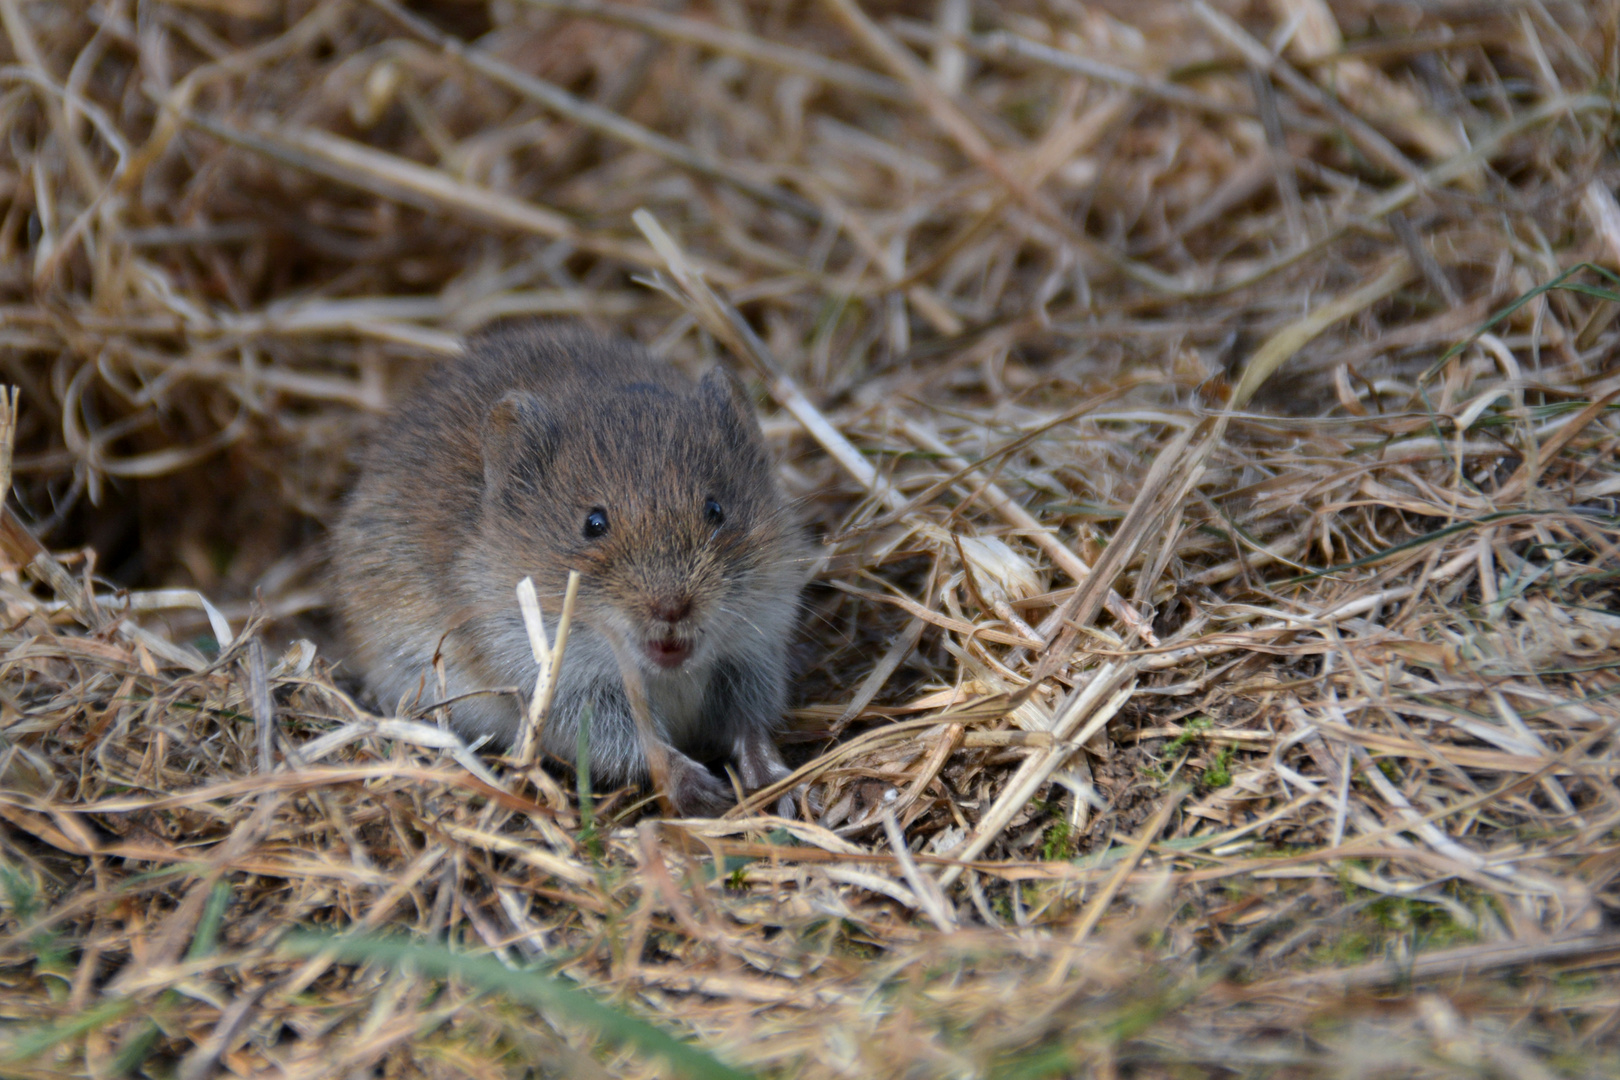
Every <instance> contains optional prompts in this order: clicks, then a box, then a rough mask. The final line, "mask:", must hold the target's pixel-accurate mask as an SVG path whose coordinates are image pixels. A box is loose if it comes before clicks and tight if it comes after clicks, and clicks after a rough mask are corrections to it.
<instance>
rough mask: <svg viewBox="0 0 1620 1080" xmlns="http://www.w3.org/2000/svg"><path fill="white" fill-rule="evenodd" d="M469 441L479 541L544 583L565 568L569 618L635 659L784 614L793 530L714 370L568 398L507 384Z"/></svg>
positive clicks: (793, 566)
mask: <svg viewBox="0 0 1620 1080" xmlns="http://www.w3.org/2000/svg"><path fill="white" fill-rule="evenodd" d="M482 444H483V455H484V492H483V500H482V505H483V520H482V528H481V532H482V533H483V542H484V543H485V544H486V545H487V549H486V550H487V552H488V554H489V555H492V556H494V558H495V560H496V561H497V563H498V564H499V565H501V568H502V569H503V570H506V569H510V570H513V571H516V574H515V576H514V580H515V579H516V577H521V576H523V575H524V574H530V575H532V576H533V577H534V578H535V583H536V585H537V586H539V587H540V589H541V591H542V594H545V593H550V594H551V595H552V596H553V597H558V598H560V596H561V594H562V583H563V581H564V580H565V579H566V577H567V572H568V571H569V570H578V571H579V572H580V575H581V583H580V595H579V601H578V605H577V607H576V611H575V617H576V619H579V620H580V621H581V622H583V623H584V624H585V625H589V626H593V627H594V628H595V629H597V630H599V631H602V632H604V633H606V634H607V635H608V636H609V637H610V638H612V639H614V640H616V641H619V642H622V643H623V644H624V645H626V646H628V647H629V650H630V651H631V652H632V653H633V654H634V655H635V656H636V658H637V660H638V662H639V663H640V664H641V665H642V666H643V667H644V668H645V669H646V670H647V671H649V672H657V671H660V670H671V669H676V668H679V667H681V666H682V665H683V664H688V663H701V662H702V661H703V657H704V656H706V655H710V654H712V653H713V651H714V649H715V647H716V643H717V641H718V640H720V639H723V638H726V637H729V636H732V635H751V634H756V633H757V634H761V635H765V634H768V633H771V632H773V629H779V628H780V627H781V626H782V625H783V620H791V619H792V617H793V610H792V609H793V608H794V607H795V597H796V595H797V592H798V588H799V585H800V584H801V583H802V581H803V573H802V562H803V554H804V553H803V550H802V548H801V541H800V536H799V533H798V531H797V527H796V526H795V524H794V523H793V522H792V520H791V518H790V516H789V514H788V512H787V510H786V507H785V506H784V503H783V499H782V494H781V490H780V488H779V487H778V485H777V481H776V478H775V473H774V471H773V469H772V467H771V462H770V457H769V455H768V454H767V452H766V449H765V445H764V440H763V439H762V438H761V436H760V432H759V427H758V424H757V423H756V422H755V420H754V417H753V414H752V411H751V409H750V408H749V407H748V404H747V402H746V401H745V399H744V398H743V396H742V392H741V390H740V388H739V387H737V386H736V384H735V383H734V382H733V381H732V379H731V378H730V377H729V376H728V375H727V374H726V373H725V372H724V371H722V370H720V369H718V368H716V369H715V370H713V371H710V372H709V374H708V375H706V376H705V377H704V378H703V379H702V380H701V381H700V382H699V383H698V385H697V386H696V387H695V388H690V389H689V388H686V387H679V386H671V385H667V384H665V383H661V382H633V383H629V384H623V383H619V384H608V385H604V386H603V387H601V388H600V392H599V394H597V395H596V396H593V397H592V398H591V399H590V400H589V401H586V402H579V403H572V405H571V407H568V408H561V407H559V406H558V405H557V404H555V403H552V402H548V401H544V400H542V399H540V398H539V397H538V396H536V395H535V394H532V393H529V392H527V391H513V392H511V393H508V394H507V395H506V396H505V397H503V398H501V399H500V400H499V401H498V402H497V403H496V404H495V405H494V406H493V408H491V410H490V412H489V414H488V417H487V419H486V421H485V425H484V430H483V432H482ZM508 561H510V563H511V564H512V565H511V566H510V567H507V566H506V565H505V564H506V563H508ZM548 606H550V605H548ZM784 609H786V610H784ZM551 610H553V611H555V610H556V609H555V608H554V607H552V608H551Z"/></svg>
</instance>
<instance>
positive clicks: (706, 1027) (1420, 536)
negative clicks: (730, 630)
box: [0, 0, 1620, 1080]
mask: <svg viewBox="0 0 1620 1080" xmlns="http://www.w3.org/2000/svg"><path fill="white" fill-rule="evenodd" d="M0 29H3V31H4V34H3V39H4V42H5V44H4V45H3V46H0V51H3V52H4V54H5V55H4V66H3V67H0V76H3V77H0V130H3V131H4V133H5V135H6V138H5V140H4V143H3V149H0V291H3V294H4V296H3V299H0V378H3V379H4V381H6V382H10V383H14V384H16V385H17V386H18V387H20V390H21V401H20V411H19V413H18V415H17V421H16V433H15V440H16V453H15V458H14V460H12V461H10V462H9V463H0V464H7V465H8V467H7V468H5V469H0V473H5V474H6V475H5V476H0V480H5V479H9V481H10V484H9V486H10V489H11V498H12V502H11V506H13V507H15V508H16V513H15V514H12V513H11V512H10V511H8V515H7V518H6V520H5V527H4V529H3V530H0V541H3V551H4V553H5V562H6V563H7V565H8V566H9V569H7V570H6V571H5V573H4V580H3V582H0V606H3V608H4V611H3V616H4V621H3V624H0V673H3V674H0V886H3V890H0V1072H3V1073H4V1074H5V1075H8V1076H47V1075H49V1076H63V1075H72V1076H90V1077H97V1078H101V1077H112V1076H118V1075H144V1076H154V1077H155V1076H177V1077H185V1078H193V1077H203V1076H209V1075H216V1074H222V1073H229V1074H232V1075H244V1076H246V1075H267V1076H268V1075H275V1076H296V1077H316V1076H334V1077H349V1076H359V1075H387V1076H400V1077H408V1076H457V1077H459V1076H474V1077H494V1076H508V1075H519V1074H523V1073H525V1072H527V1073H532V1074H534V1075H543V1076H570V1077H574V1076H579V1077H592V1076H651V1075H655V1074H657V1075H662V1074H665V1073H667V1072H668V1071H669V1068H671V1067H672V1066H665V1065H663V1064H660V1062H661V1061H662V1060H663V1059H661V1058H660V1057H659V1056H658V1054H659V1051H658V1050H657V1044H656V1040H657V1038H658V1037H659V1032H658V1031H657V1030H655V1029H654V1028H652V1027H647V1026H645V1025H644V1024H643V1025H640V1026H638V1022H637V1021H635V1020H633V1019H632V1018H636V1017H639V1018H640V1020H641V1021H646V1022H650V1023H651V1024H652V1025H655V1026H656V1028H659V1029H662V1030H663V1031H665V1032H668V1033H671V1034H674V1035H677V1036H679V1037H681V1038H683V1039H687V1040H690V1041H691V1042H692V1043H694V1044H695V1045H697V1046H698V1047H701V1048H703V1050H704V1051H705V1052H706V1053H712V1054H714V1055H718V1057H720V1058H722V1059H724V1060H725V1061H727V1062H729V1063H730V1064H731V1065H732V1066H733V1067H735V1068H738V1069H743V1070H747V1071H750V1072H753V1073H756V1074H758V1075H761V1076H778V1075H779V1076H807V1077H822V1076H826V1077H832V1076H841V1077H901V1076H905V1077H947V1076H949V1077H958V1076H994V1077H1016V1076H1027V1077H1038V1076H1069V1075H1074V1076H1082V1075H1083V1076H1097V1077H1109V1076H1120V1075H1129V1076H1143V1077H1160V1076H1163V1077H1172V1076H1173V1077H1184V1076H1204V1075H1210V1076H1214V1075H1242V1076H1249V1075H1253V1076H1261V1075H1264V1076H1274V1077H1315V1076H1351V1075H1354V1076H1358V1077H1362V1076H1436V1077H1441V1076H1444V1077H1451V1076H1459V1077H1460V1076H1484V1075H1491V1076H1508V1077H1514V1078H1525V1080H1531V1078H1541V1077H1555V1076H1556V1077H1577V1076H1579V1077H1585V1076H1593V1077H1597V1076H1613V1075H1616V1074H1620V933H1617V932H1616V931H1615V930H1613V929H1610V927H1612V926H1613V923H1614V919H1615V917H1616V915H1617V914H1620V884H1617V881H1616V874H1617V871H1620V790H1617V787H1616V774H1617V771H1620V754H1617V750H1616V740H1615V726H1616V724H1617V722H1620V708H1617V705H1616V696H1615V691H1616V689H1617V688H1620V682H1617V676H1616V668H1617V667H1620V614H1617V610H1620V603H1617V599H1616V597H1617V593H1616V588H1617V584H1620V579H1617V574H1620V546H1617V545H1620V518H1617V499H1620V455H1617V447H1620V410H1617V408H1616V406H1615V405H1614V400H1615V398H1616V394H1617V393H1620V368H1617V367H1616V366H1615V360H1614V357H1615V355H1616V346H1617V343H1620V330H1617V329H1616V326H1615V324H1614V320H1613V315H1614V313H1615V312H1616V311H1617V310H1620V308H1617V307H1616V303H1615V301H1616V299H1620V298H1615V297H1614V296H1613V294H1612V293H1610V294H1608V295H1607V296H1606V295H1605V294H1604V290H1605V289H1606V288H1607V287H1608V286H1609V284H1610V281H1609V279H1606V278H1605V277H1604V276H1603V274H1602V272H1601V270H1600V269H1597V268H1581V264H1583V263H1593V264H1597V267H1603V266H1607V267H1611V268H1612V267H1615V266H1616V265H1617V264H1620V205H1617V204H1616V202H1615V198H1614V194H1613V192H1614V190H1615V187H1616V185H1617V183H1620V162H1617V160H1616V157H1615V154H1614V151H1613V140H1614V127H1615V124H1614V120H1615V112H1614V109H1615V101H1614V98H1613V97H1612V87H1613V86H1614V85H1615V82H1616V79H1617V78H1620V60H1617V56H1616V50H1617V48H1620V46H1617V42H1620V15H1617V8H1616V5H1615V4H1614V3H1613V2H1612V0H1597V2H1581V3H1576V2H1562V0H1504V2H1500V3H1481V4H1467V3H1461V2H1449V0H1447V2H1435V3H1428V4H1423V5H1418V4H1407V3H1379V2H1376V0H1334V2H1332V3H1331V4H1329V3H1325V2H1323V0H1267V2H1259V0H1254V2H1251V3H1243V2H1239V0H1219V2H1216V3H1211V4H1206V3H1204V2H1201V0H1191V2H1188V3H1174V4H1172V3H1160V4H1153V3H1148V4H1142V3H1137V4H1128V3H1124V2H1110V3H1098V4H1087V5H1081V4H1078V3H1074V2H1072V0H1020V2H1017V3H1013V4H1008V5H990V4H984V3H981V4H977V5H969V4H968V3H967V2H966V0H936V2H933V3H922V2H914V3H908V4H895V5H878V4H875V3H871V2H870V0H868V2H865V3H857V0H826V2H825V3H817V2H810V0H800V2H795V3H763V2H756V3H745V2H737V0H691V2H689V3H671V4H648V5H646V6H631V5H623V4H620V3H616V2H613V0H502V2H491V3H487V4H486V3H474V2H463V0H431V2H421V3H415V4H410V5H399V4H396V3H395V2H394V0H299V2H294V3H289V4H287V5H285V9H284V8H283V5H280V4H276V3H273V2H271V0H183V2H182V0H167V2H165V0H140V2H131V0H62V2H44V0H0ZM637 210H645V211H647V213H646V214H644V215H637V214H636V213H635V212H636V211H637ZM1568 271H1574V273H1573V274H1569V275H1568V276H1566V277H1564V278H1562V279H1561V283H1560V285H1559V287H1557V288H1555V289H1552V290H1549V291H1539V290H1538V289H1537V287H1538V286H1541V285H1544V284H1546V283H1549V282H1553V281H1555V280H1558V279H1560V275H1565V274H1566V272H1568ZM649 284H651V285H653V286H654V287H651V288H649V287H647V286H648V285H649ZM711 287H712V291H710V289H711ZM1519 301H1522V302H1519ZM1512 305H1516V306H1512ZM1510 306H1512V310H1511V312H1510V313H1509V314H1507V315H1506V316H1505V317H1503V318H1501V319H1500V320H1497V321H1491V320H1492V317H1493V315H1494V314H1495V313H1498V312H1501V311H1504V310H1506V309H1508V308H1509V307H1510ZM525 314H546V315H553V314H566V315H571V316H575V317H579V318H582V319H584V320H585V321H587V322H589V323H590V324H592V325H594V326H597V327H599V328H602V329H613V330H618V331H622V332H627V333H630V334H632V335H634V336H636V337H638V338H640V339H642V340H644V341H647V342H649V343H651V344H652V345H653V347H654V348H655V349H656V350H657V351H658V352H660V353H661V354H663V355H666V356H667V357H668V358H669V359H670V361H671V362H672V363H676V364H679V365H682V366H686V367H689V368H692V369H696V368H698V367H701V366H702V365H703V364H704V363H707V362H710V361H711V359H713V358H715V357H719V358H721V359H722V360H723V361H724V362H730V363H736V364H738V365H739V370H743V371H745V372H747V373H749V374H750V375H751V377H753V379H754V385H755V387H756V389H757V390H758V392H759V393H760V395H761V397H760V400H761V402H762V403H763V405H764V407H765V414H766V415H765V417H764V423H765V426H766V430H767V434H768V435H769V437H770V438H771V440H772V442H773V443H774V444H775V446H776V447H777V448H778V450H779V452H780V454H781V457H782V460H783V462H784V465H783V469H784V475H785V476H786V478H787V481H788V483H789V485H790V487H791V489H792V491H793V492H794V494H795V495H796V496H798V497H800V498H801V499H802V501H803V505H804V512H805V517H806V519H807V521H808V522H809V523H810V525H811V526H812V527H813V528H814V529H815V531H816V532H817V534H818V535H819V536H821V537H823V538H824V541H825V554H826V561H825V564H824V569H823V571H822V573H821V575H820V577H819V579H818V581H817V582H816V584H815V585H814V586H813V587H812V589H811V590H810V593H809V594H808V597H807V607H808V610H809V618H808V620H807V629H806V634H805V642H804V647H803V661H804V662H803V668H804V676H803V679H802V681H801V693H800V707H799V708H798V709H797V712H796V714H795V718H794V725H795V726H794V731H793V737H792V744H791V745H790V746H789V753H790V756H792V758H793V760H794V761H795V762H796V763H798V764H800V765H802V768H801V769H800V772H799V773H798V776H797V779H796V781H795V783H802V784H806V785H808V786H807V788H806V789H805V790H807V791H808V792H809V793H811V795H812V797H813V798H812V799H811V801H810V803H809V804H807V803H806V802H805V801H804V800H801V812H800V816H799V819H798V820H796V821H783V820H779V819H776V818H773V817H768V816H764V814H765V811H764V809H763V808H765V807H768V806H772V805H774V799H773V798H772V797H771V793H761V794H760V795H759V796H756V797H754V798H752V799H750V800H749V802H748V803H746V804H745V805H744V806H742V807H740V808H739V809H738V810H737V811H734V812H733V813H732V814H731V815H728V817H726V818H724V819H720V820H714V821H679V822H670V821H659V820H657V819H656V817H655V816H653V815H652V813H651V811H650V809H649V807H648V804H647V803H646V801H645V800H644V799H642V798H641V797H639V796H638V795H637V794H636V793H633V792H618V793H606V794H603V793H595V794H586V795H585V798H584V800H583V803H582V802H581V799H580V797H579V795H578V794H576V793H575V792H572V791H569V790H565V787H564V786H563V785H564V784H568V783H571V781H569V780H568V779H567V776H568V773H567V772H566V770H555V771H553V772H551V773H547V772H543V771H540V770H539V769H536V768H534V767H532V766H527V767H526V766H522V765H520V764H518V763H516V762H502V761H499V760H491V759H481V758H479V757H478V756H476V755H473V754H470V753H468V752H467V751H466V749H465V748H463V747H461V746H460V745H459V744H456V743H455V740H454V739H453V738H450V737H449V736H447V735H446V734H445V733H444V732H441V731H440V730H439V729H438V728H436V727H434V726H433V724H432V722H431V718H429V717H420V716H415V717H381V716H377V715H375V714H373V713H372V712H369V711H368V705H371V704H373V703H368V702H366V701H364V700H359V701H357V700H356V699H355V698H354V697H353V696H352V694H351V693H349V692H346V690H345V687H346V686H347V684H346V683H344V682H343V675H342V670H341V652H340V650H339V649H338V648H337V647H336V646H335V645H332V644H328V643H327V641H326V639H325V638H324V637H323V626H322V623H321V612H322V605H323V603H324V600H323V596H324V594H325V593H326V592H327V591H328V590H330V589H331V588H333V587H340V585H338V584H337V583H333V582H330V581H327V580H325V579H324V578H323V577H322V574H321V571H320V543H321V541H320V536H321V529H320V523H321V522H324V521H327V520H329V519H330V517H331V515H332V512H333V507H334V505H335V500H336V499H337V497H338V495H339V493H340V492H341V491H342V489H343V486H344V485H345V484H346V483H347V482H348V480H349V479H350V476H351V467H350V465H349V464H348V463H349V461H350V456H349V453H348V451H349V449H350V448H351V446H352V445H353V444H354V443H355V441H356V440H358V439H361V438H363V437H364V431H365V429H366V425H367V424H368V423H369V422H373V421H374V418H375V416H376V414H377V413H378V411H379V410H380V409H381V407H382V406H383V405H384V404H385V403H386V402H387V401H388V400H389V399H390V396H391V394H392V393H393V391H394V390H395V389H396V388H397V387H398V386H400V385H402V384H403V382H404V381H405V380H406V379H408V378H410V377H412V376H413V375H414V374H415V373H416V372H418V371H420V370H421V369H422V368H423V367H424V366H425V365H427V364H431V363H433V362H434V361H435V360H436V359H438V358H440V357H442V356H444V355H447V354H451V353H453V352H454V351H455V350H456V349H457V348H458V341H459V339H460V336H461V335H462V334H464V333H466V332H468V331H471V330H474V329H476V328H477V327H479V326H481V325H484V324H486V323H488V322H491V321H493V320H496V319H499V318H503V317H508V316H513V315H525ZM0 419H4V418H3V417H0ZM0 426H4V425H0ZM0 442H7V440H0ZM7 444H8V445H9V442H7ZM3 490H5V485H3V484H0V491H3ZM41 545H43V546H41ZM47 550H48V551H49V552H52V553H54V554H46V551H47ZM203 597H207V600H204V599H202V598H203ZM514 602H515V601H514ZM548 614H555V613H548ZM304 636H308V637H312V638H314V639H315V640H317V641H319V642H321V645H320V648H319V649H318V650H317V649H316V647H315V646H313V645H311V644H309V643H308V642H304V641H300V640H298V639H300V638H302V637H304ZM334 676H335V677H336V679H337V681H336V682H334ZM349 689H352V687H350V688H349ZM806 810H809V811H811V812H810V813H808V814H807V813H806ZM309 929H325V930H329V931H330V930H354V929H359V930H385V929H386V930H391V931H394V932H395V933H399V934H404V935H406V936H407V938H408V939H409V940H410V941H414V942H416V944H415V945H413V946H404V945H400V944H399V943H398V942H397V941H396V940H394V939H389V940H388V941H385V942H373V943H371V944H369V945H368V944H365V943H361V944H359V945H355V944H352V943H350V944H341V945H339V944H332V943H322V942H319V941H317V942H316V943H315V944H313V945H312V944H310V943H309V940H308V939H301V938H297V937H295V936H292V935H293V934H294V932H295V931H302V930H309ZM300 942H302V944H300ZM413 949H414V950H415V951H412V950H413ZM367 950H370V951H369V952H368V951H367ZM489 957H493V958H495V961H498V963H496V962H494V961H491V960H489V959H488V958H489ZM500 965H505V966H504V967H502V966H500ZM548 976H549V977H548ZM502 980H506V981H504V982H503V981H502ZM578 988H585V989H587V990H589V991H590V994H591V995H592V996H590V997H586V996H584V995H581V994H579V993H577V990H578ZM598 1003H607V1004H608V1005H610V1006H611V1009H610V1010H607V1011H605V1012H604V1011H602V1010H600V1009H599V1008H598ZM593 1008H595V1009H597V1011H595V1012H593V1011H591V1010H592V1009H593ZM616 1025H617V1026H616ZM649 1047H651V1050H649ZM666 1049H667V1047H666ZM681 1068H682V1069H684V1070H686V1071H688V1072H692V1073H696V1074H703V1073H705V1072H708V1073H711V1074H714V1075H720V1074H721V1073H720V1072H719V1071H717V1070H719V1068H720V1067H719V1066H718V1065H716V1064H715V1063H714V1062H713V1060H712V1059H708V1060H706V1061H705V1060H698V1061H697V1062H696V1063H695V1064H694V1063H693V1062H691V1061H688V1062H687V1064H686V1065H684V1066H681Z"/></svg>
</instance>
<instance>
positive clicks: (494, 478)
mask: <svg viewBox="0 0 1620 1080" xmlns="http://www.w3.org/2000/svg"><path fill="white" fill-rule="evenodd" d="M555 444H556V426H555V423H554V421H553V420H552V418H551V415H550V413H548V412H547V411H546V407H545V406H544V405H542V404H541V403H540V399H539V398H537V397H535V396H534V395H533V394H531V393H528V392H527V391H523V390H512V391H508V392H507V394H506V396H505V397H503V398H501V400H499V401H497V402H496V403H495V404H494V406H493V407H491V409H490V410H489V415H488V416H487V417H485V419H484V431H483V451H484V490H485V491H487V492H489V493H491V494H494V493H495V492H498V491H500V490H501V489H502V488H505V487H512V486H518V487H529V488H532V489H533V490H534V492H535V493H536V494H538V493H539V490H540V471H541V469H542V468H543V467H544V465H545V461H546V459H547V458H549V457H550V456H551V452H552V449H553V447H554V446H555Z"/></svg>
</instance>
